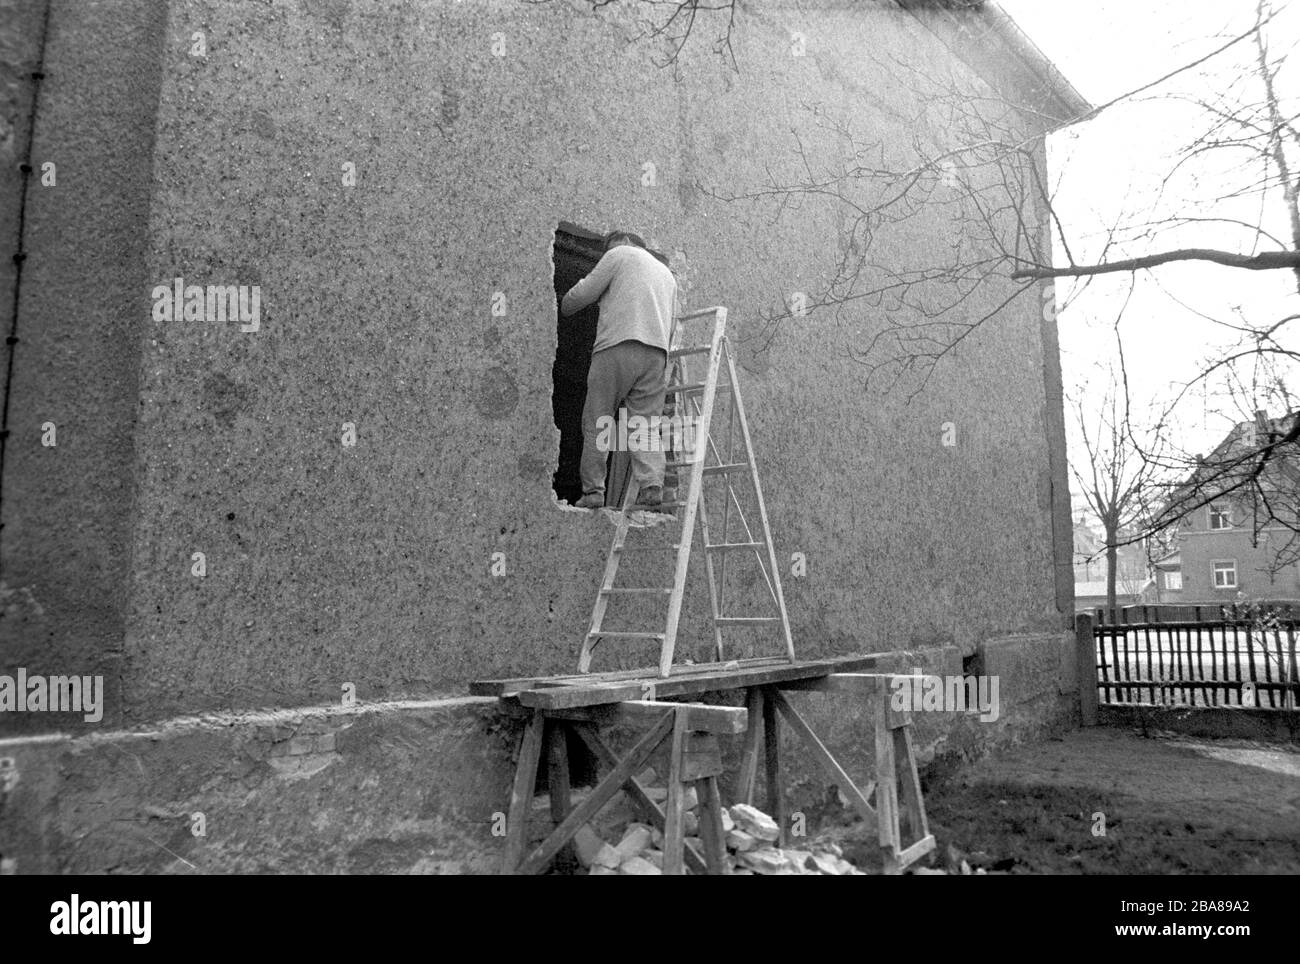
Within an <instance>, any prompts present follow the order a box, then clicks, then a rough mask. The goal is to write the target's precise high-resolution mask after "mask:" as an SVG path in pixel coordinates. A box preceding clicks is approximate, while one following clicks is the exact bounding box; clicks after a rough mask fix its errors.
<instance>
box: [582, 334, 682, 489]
mask: <svg viewBox="0 0 1300 964" xmlns="http://www.w3.org/2000/svg"><path fill="white" fill-rule="evenodd" d="M667 387H668V355H667V353H666V352H665V351H664V350H663V349H661V348H652V347H650V346H649V345H646V344H643V343H641V342H639V341H621V342H619V343H618V344H617V345H613V346H611V347H609V348H603V349H601V350H600V351H598V352H596V353H595V354H593V355H592V356H591V368H590V370H589V371H588V372H587V401H586V403H585V404H584V405H583V407H582V465H581V472H582V492H583V494H584V495H588V494H590V493H593V492H604V491H605V468H606V459H607V457H608V456H609V453H610V451H613V450H614V449H615V448H616V447H617V445H618V440H619V438H620V434H621V433H620V432H619V431H618V427H617V426H618V419H619V416H620V409H626V417H627V418H629V419H630V418H631V417H632V416H634V415H640V416H642V417H643V418H645V419H646V421H647V423H649V424H652V425H656V426H657V425H658V419H659V418H660V417H661V416H662V415H663V411H664V391H665V389H666V388H667ZM602 416H609V418H610V419H612V420H613V425H614V430H613V431H612V432H611V431H606V432H605V433H604V435H605V438H606V439H607V440H609V441H610V442H611V444H610V445H607V446H605V447H604V448H605V450H604V451H601V446H600V445H598V444H597V438H598V437H599V436H600V435H601V431H600V429H601V422H600V420H601V417H602ZM652 416H653V417H654V420H653V421H651V417H652ZM603 424H606V425H608V424H610V423H609V422H605V423H603ZM651 434H652V436H653V439H652V441H653V443H654V446H653V449H652V450H651V451H638V449H639V448H644V446H630V448H631V449H632V451H631V452H630V455H631V458H632V478H633V479H635V480H636V482H637V484H638V485H639V487H640V488H641V489H644V488H645V487H646V486H649V485H663V481H664V453H663V449H662V448H661V447H660V446H659V441H660V440H659V433H658V431H655V432H653V433H651Z"/></svg>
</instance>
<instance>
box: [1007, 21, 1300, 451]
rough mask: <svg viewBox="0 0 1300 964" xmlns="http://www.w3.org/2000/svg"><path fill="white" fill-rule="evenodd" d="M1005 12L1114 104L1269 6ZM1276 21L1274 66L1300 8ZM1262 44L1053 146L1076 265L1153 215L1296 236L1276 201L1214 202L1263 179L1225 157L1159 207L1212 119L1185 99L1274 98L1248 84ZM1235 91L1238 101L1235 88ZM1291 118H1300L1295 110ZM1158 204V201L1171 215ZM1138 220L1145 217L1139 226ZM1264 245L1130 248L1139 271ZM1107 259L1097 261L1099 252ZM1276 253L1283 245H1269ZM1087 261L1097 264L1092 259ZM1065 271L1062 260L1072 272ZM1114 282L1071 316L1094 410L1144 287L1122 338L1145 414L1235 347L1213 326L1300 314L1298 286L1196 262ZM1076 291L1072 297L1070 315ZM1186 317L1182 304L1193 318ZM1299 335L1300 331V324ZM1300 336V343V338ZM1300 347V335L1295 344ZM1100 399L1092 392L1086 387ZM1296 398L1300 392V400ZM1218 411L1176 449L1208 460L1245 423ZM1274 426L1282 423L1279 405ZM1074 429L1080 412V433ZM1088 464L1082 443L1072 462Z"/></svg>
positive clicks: (1210, 161) (1156, 242)
mask: <svg viewBox="0 0 1300 964" xmlns="http://www.w3.org/2000/svg"><path fill="white" fill-rule="evenodd" d="M1001 6H1002V7H1003V9H1004V10H1006V12H1007V13H1008V14H1010V15H1011V17H1012V18H1013V19H1015V21H1016V22H1017V23H1018V24H1019V25H1020V27H1021V29H1023V30H1024V31H1025V33H1026V34H1028V35H1029V36H1030V38H1032V39H1033V41H1034V42H1035V43H1036V44H1037V45H1038V46H1039V47H1040V48H1041V49H1042V51H1043V52H1044V53H1045V54H1046V55H1047V56H1048V57H1049V58H1050V59H1051V60H1052V61H1053V62H1054V63H1055V64H1056V65H1057V66H1058V67H1059V68H1060V70H1061V72H1062V73H1063V74H1065V76H1066V77H1067V78H1069V80H1070V81H1071V83H1073V84H1074V86H1075V87H1076V88H1077V89H1078V90H1079V92H1080V93H1081V94H1083V96H1084V97H1085V98H1087V99H1088V100H1090V101H1091V102H1092V103H1093V104H1097V105H1099V104H1102V103H1105V102H1107V101H1109V100H1110V99H1112V98H1114V97H1117V96H1119V95H1121V94H1124V93H1127V92H1129V91H1131V90H1133V89H1135V88H1137V87H1140V86H1142V85H1143V84H1146V83H1149V82H1151V81H1153V80H1156V79H1157V78H1159V77H1161V76H1163V75H1164V74H1167V73H1169V72H1170V71H1172V70H1174V69H1175V68H1177V67H1179V66H1182V65H1183V64H1186V63H1189V62H1191V61H1193V60H1196V59H1197V58H1198V57H1200V56H1203V55H1204V54H1206V53H1209V52H1210V51H1211V50H1213V49H1214V48H1215V47H1217V46H1219V45H1221V44H1222V43H1224V42H1225V41H1226V40H1228V39H1230V38H1231V37H1232V36H1234V35H1236V34H1238V33H1241V32H1243V31H1244V30H1246V29H1248V28H1249V26H1250V24H1251V23H1252V22H1253V17H1254V9H1255V2H1254V0H1090V2H1082V0H1001ZM1274 8H1275V10H1277V16H1276V18H1275V20H1274V22H1273V23H1271V24H1270V25H1269V27H1268V38H1269V44H1270V49H1271V51H1276V52H1278V53H1281V52H1283V51H1286V50H1287V49H1290V48H1292V47H1295V46H1297V45H1298V44H1300V0H1274ZM1254 53H1255V52H1254V47H1253V45H1252V44H1250V42H1249V41H1245V42H1243V43H1241V44H1238V45H1237V46H1236V47H1234V48H1233V50H1232V52H1229V53H1225V54H1223V55H1221V56H1219V57H1216V58H1215V59H1213V60H1212V61H1210V62H1208V63H1207V64H1206V66H1205V67H1204V68H1203V69H1199V70H1197V71H1189V72H1187V73H1184V74H1182V75H1180V77H1179V78H1177V79H1176V80H1174V81H1171V82H1169V83H1168V84H1165V85H1162V86H1161V87H1159V88H1157V89H1155V90H1152V91H1149V92H1147V94H1146V95H1145V96H1144V98H1143V99H1141V100H1139V101H1135V102H1132V103H1129V102H1125V103H1124V104H1122V105H1117V106H1115V107H1112V108H1110V109H1109V110H1107V111H1105V112H1103V113H1102V114H1101V115H1100V116H1099V117H1098V118H1096V119H1095V120H1092V121H1089V122H1086V123H1084V124H1080V125H1076V126H1074V127H1072V128H1069V129H1068V130H1067V131H1065V132H1058V133H1057V134H1054V135H1053V136H1052V137H1051V138H1050V139H1049V142H1048V144H1049V167H1050V169H1051V171H1050V175H1051V177H1052V179H1053V180H1054V181H1057V179H1058V178H1059V193H1058V196H1057V209H1058V211H1059V212H1060V213H1061V216H1062V217H1063V219H1064V220H1065V221H1066V223H1067V229H1071V228H1072V229H1073V230H1074V232H1075V234H1076V236H1078V237H1080V239H1081V240H1080V243H1079V244H1078V245H1076V247H1075V256H1076V260H1078V261H1080V262H1085V261H1088V260H1091V259H1090V258H1089V257H1088V255H1089V254H1092V255H1093V257H1094V258H1095V255H1096V253H1097V251H1096V247H1095V246H1096V245H1097V244H1099V243H1101V242H1102V241H1104V239H1105V234H1104V230H1105V228H1106V227H1107V226H1110V225H1113V224H1115V223H1116V222H1118V221H1123V222H1127V223H1133V222H1135V221H1139V220H1143V219H1149V213H1150V212H1151V211H1152V210H1155V211H1156V212H1157V215H1158V216H1159V215H1164V216H1167V215H1168V214H1169V213H1171V212H1174V211H1177V212H1179V213H1181V214H1187V213H1194V214H1196V215H1197V216H1202V217H1203V216H1208V215H1211V214H1212V215H1213V216H1215V217H1236V218H1240V219H1241V220H1243V221H1248V222H1251V223H1255V224H1259V223H1261V221H1260V213H1261V210H1263V212H1264V220H1263V222H1262V223H1263V225H1264V226H1265V227H1266V228H1267V229H1268V230H1270V231H1271V232H1272V233H1273V234H1274V235H1276V236H1278V237H1282V238H1286V237H1288V236H1289V234H1290V230H1289V227H1288V224H1287V220H1286V216H1285V209H1284V208H1283V207H1282V206H1281V205H1280V203H1279V202H1278V201H1277V199H1275V198H1274V199H1266V200H1264V202H1263V203H1262V204H1261V199H1260V198H1258V197H1254V198H1252V199H1250V200H1248V201H1243V202H1236V203H1215V204H1211V203H1210V202H1211V201H1212V199H1214V198H1217V197H1219V196H1220V195H1222V194H1223V193H1224V190H1223V185H1224V184H1233V185H1239V184H1241V183H1242V182H1243V181H1244V180H1245V179H1246V178H1247V177H1249V176H1250V175H1251V174H1254V173H1256V170H1257V168H1258V165H1256V166H1255V167H1248V166H1243V164H1242V158H1243V157H1244V156H1245V155H1241V154H1236V153H1229V152H1227V151H1222V150H1220V151H1214V152H1211V153H1209V154H1207V155H1205V157H1204V159H1203V160H1202V161H1200V162H1199V163H1196V164H1191V165H1188V166H1187V167H1185V168H1184V169H1183V174H1182V176H1180V177H1178V178H1176V179H1175V180H1172V181H1171V182H1170V183H1168V184H1167V185H1166V186H1165V189H1164V194H1163V195H1162V196H1161V195H1158V188H1159V186H1160V181H1161V179H1162V178H1163V177H1164V176H1165V175H1167V174H1168V173H1169V171H1170V170H1171V169H1172V168H1173V167H1174V160H1175V159H1176V158H1177V156H1178V153H1179V148H1180V147H1181V146H1182V145H1183V144H1185V143H1186V142H1187V140H1188V139H1190V138H1191V137H1193V136H1195V134H1196V133H1197V132H1198V131H1200V130H1203V129H1204V125H1205V123H1206V117H1207V115H1206V114H1205V112H1204V111H1203V109H1202V108H1199V107H1193V106H1190V105H1188V104H1187V103H1186V102H1185V101H1183V102H1178V101H1174V100H1171V99H1170V98H1169V97H1168V96H1164V95H1167V94H1171V93H1180V94H1184V95H1188V96H1192V97H1197V98H1201V99H1213V98H1215V97H1217V96H1221V95H1222V96H1225V97H1229V98H1231V97H1232V96H1233V94H1234V93H1238V92H1239V93H1241V94H1242V95H1243V96H1244V97H1245V98H1246V99H1247V100H1254V101H1255V102H1258V101H1261V100H1262V99H1263V98H1262V87H1257V86H1255V85H1256V84H1258V81H1257V80H1255V79H1254V77H1253V76H1252V75H1251V74H1250V73H1249V71H1248V70H1247V69H1246V68H1247V66H1248V65H1249V63H1250V62H1251V60H1250V58H1253V57H1254ZM1295 59H1296V60H1297V65H1296V67H1295V68H1294V69H1292V70H1291V72H1290V73H1287V72H1286V71H1285V70H1284V71H1283V73H1282V74H1281V75H1279V81H1280V82H1281V83H1282V85H1283V88H1284V89H1283V90H1281V91H1280V94H1281V95H1282V96H1283V97H1284V98H1286V97H1292V98H1294V97H1296V96H1297V94H1300V89H1297V88H1298V87H1300V84H1297V77H1300V50H1298V51H1297V53H1296V58H1295ZM1234 85H1235V86H1234ZM1290 106H1291V110H1290V111H1289V113H1290V114H1291V115H1295V114H1296V113H1297V107H1296V103H1295V102H1293V103H1292V104H1291V105H1290ZM1158 198H1159V200H1157V199H1158ZM1135 215H1136V216H1135ZM1256 243H1257V239H1255V238H1254V237H1253V236H1252V235H1250V234H1248V233H1247V232H1246V231H1244V230H1242V229H1241V228H1235V227H1233V226H1231V225H1225V224H1222V223H1216V224H1209V225H1198V226H1196V227H1194V228H1181V229H1179V232H1178V233H1176V234H1172V235H1161V236H1156V237H1154V238H1150V239H1148V240H1145V241H1135V242H1132V243H1130V244H1128V245H1126V246H1124V247H1123V249H1122V250H1123V252H1124V255H1127V256H1134V255H1140V254H1146V253H1153V252H1156V251H1163V250H1170V249H1172V248H1179V247H1193V246H1195V247H1214V248H1221V249H1227V250H1233V251H1239V252H1242V253H1251V251H1252V245H1254V244H1256ZM1089 245H1092V246H1094V247H1093V250H1092V251H1091V252H1089V251H1088V250H1087V247H1088V246H1089ZM1260 245H1261V247H1262V248H1265V249H1267V248H1273V249H1275V248H1276V246H1274V245H1268V244H1264V243H1262V242H1261V243H1260ZM1080 248H1082V249H1083V250H1080ZM1063 260H1064V258H1063V256H1062V255H1061V253H1060V252H1059V251H1058V253H1057V262H1058V263H1061V262H1062V261H1063ZM1134 277H1135V276H1133V275H1129V274H1121V275H1111V276H1103V277H1101V278H1098V279H1095V280H1094V281H1092V282H1091V284H1090V285H1089V287H1088V290H1087V291H1085V292H1083V293H1082V294H1079V295H1078V297H1077V298H1075V300H1074V301H1073V303H1072V304H1070V306H1069V307H1068V308H1067V309H1066V310H1064V311H1062V312H1061V314H1060V316H1059V318H1058V321H1059V325H1060V331H1061V347H1062V364H1063V366H1064V368H1065V383H1066V390H1067V392H1070V391H1071V389H1072V388H1073V389H1076V390H1077V391H1079V392H1081V393H1082V394H1083V397H1084V398H1085V400H1087V399H1089V398H1093V399H1095V397H1096V393H1097V389H1098V388H1099V387H1100V386H1102V385H1104V379H1103V377H1102V376H1101V375H1099V373H1098V371H1097V369H1096V368H1095V366H1096V364H1097V363H1098V362H1099V361H1100V362H1103V363H1104V362H1105V361H1106V360H1107V359H1109V358H1113V357H1115V349H1114V345H1115V335H1114V324H1115V318H1116V315H1117V314H1118V312H1119V309H1120V306H1121V305H1122V304H1123V302H1124V299H1125V296H1126V295H1127V294H1128V292H1129V289H1130V285H1134V287H1133V294H1132V298H1131V300H1130V301H1129V303H1128V307H1127V309H1126V311H1125V312H1124V320H1123V322H1122V323H1121V327H1120V330H1121V333H1122V335H1123V340H1124V351H1125V355H1126V359H1127V361H1128V368H1129V377H1130V386H1131V388H1132V394H1133V396H1134V401H1135V402H1137V403H1139V404H1145V405H1147V406H1150V405H1152V404H1153V403H1154V402H1157V401H1158V400H1160V399H1165V398H1168V397H1170V395H1171V392H1172V387H1173V386H1174V385H1176V384H1177V383H1180V382H1182V381H1185V380H1186V379H1188V378H1189V377H1191V376H1192V375H1193V374H1195V372H1196V371H1197V370H1198V368H1199V366H1198V362H1200V361H1201V360H1202V359H1203V358H1205V357H1207V356H1208V355H1209V354H1211V353H1212V352H1213V351H1214V350H1215V348H1216V346H1221V345H1223V344H1225V343H1232V342H1234V341H1235V340H1236V336H1235V334H1233V333H1231V332H1228V331H1226V330H1225V328H1224V327H1223V326H1222V325H1220V324H1215V323H1214V322H1212V321H1209V320H1206V319H1205V318H1202V317H1199V316H1198V312H1199V313H1200V314H1203V315H1208V316H1210V317H1211V318H1214V319H1220V320H1230V319H1231V318H1232V315H1233V311H1234V310H1238V309H1239V310H1240V311H1241V312H1243V313H1245V315H1246V316H1247V317H1250V318H1252V319H1256V320H1263V319H1269V320H1274V319H1277V318H1281V317H1282V316H1283V315H1286V314H1291V313H1294V312H1297V311H1300V297H1298V296H1297V293H1296V286H1295V276H1294V274H1292V273H1291V272H1288V271H1272V272H1254V271H1243V270H1241V269H1232V268H1226V267H1219V266H1216V265H1212V264H1208V263H1206V262H1192V263H1187V264H1181V265H1171V266H1166V267H1162V268H1157V269H1155V270H1154V271H1150V272H1139V273H1138V274H1137V275H1136V282H1134V280H1133V279H1134ZM1071 285H1072V282H1068V281H1066V282H1058V287H1057V294H1058V302H1059V301H1060V300H1061V298H1062V297H1063V296H1065V295H1067V294H1068V293H1069V289H1070V287H1071ZM1180 302H1181V304H1180ZM1292 327H1293V328H1297V327H1300V322H1297V323H1293V324H1292ZM1297 334H1300V333H1297ZM1294 339H1295V335H1293V340H1294ZM1081 386H1086V387H1081ZM1288 388H1300V385H1295V386H1292V385H1290V384H1288ZM1219 404H1221V403H1218V404H1216V403H1215V402H1214V401H1213V400H1211V401H1209V402H1205V401H1203V400H1202V401H1201V402H1199V403H1198V404H1196V405H1194V406H1190V407H1189V408H1187V409H1185V410H1184V418H1183V419H1182V420H1181V421H1180V423H1179V427H1178V429H1177V435H1178V438H1177V441H1178V442H1179V443H1180V445H1181V447H1183V448H1184V449H1185V450H1187V451H1192V452H1195V451H1208V450H1209V448H1211V447H1212V446H1213V445H1214V444H1215V443H1216V442H1217V441H1218V440H1219V439H1220V438H1222V436H1223V434H1224V432H1225V431H1226V430H1227V428H1228V427H1229V426H1230V424H1231V423H1232V422H1234V421H1236V420H1237V419H1239V418H1240V417H1241V415H1240V414H1239V413H1238V412H1237V411H1235V410H1234V411H1232V412H1230V413H1218V412H1216V411H1215V408H1216V407H1219ZM1271 414H1272V415H1274V416H1276V415H1279V414H1281V411H1280V410H1279V409H1278V408H1277V407H1276V406H1275V407H1274V409H1273V411H1272V412H1271ZM1069 421H1071V416H1070V414H1069V412H1067V422H1069ZM1071 454H1072V455H1073V442H1072V453H1071Z"/></svg>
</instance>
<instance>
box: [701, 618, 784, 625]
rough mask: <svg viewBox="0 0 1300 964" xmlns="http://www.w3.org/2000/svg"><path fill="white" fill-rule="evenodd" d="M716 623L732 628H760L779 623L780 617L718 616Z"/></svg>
mask: <svg viewBox="0 0 1300 964" xmlns="http://www.w3.org/2000/svg"><path fill="white" fill-rule="evenodd" d="M713 621H714V622H715V623H728V624H729V625H732V626H758V625H760V624H762V623H779V622H780V621H781V619H780V617H778V616H718V617H717V618H716V619H714V620H713Z"/></svg>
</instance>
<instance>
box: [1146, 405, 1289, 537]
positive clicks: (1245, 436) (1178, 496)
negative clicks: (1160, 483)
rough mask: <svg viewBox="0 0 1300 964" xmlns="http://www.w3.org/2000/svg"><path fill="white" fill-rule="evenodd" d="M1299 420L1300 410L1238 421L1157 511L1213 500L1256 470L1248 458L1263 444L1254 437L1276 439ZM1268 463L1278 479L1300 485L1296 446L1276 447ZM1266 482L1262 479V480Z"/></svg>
mask: <svg viewBox="0 0 1300 964" xmlns="http://www.w3.org/2000/svg"><path fill="white" fill-rule="evenodd" d="M1298 420H1300V413H1296V412H1292V413H1290V414H1288V415H1283V416H1281V417H1279V418H1269V417H1268V416H1267V415H1266V414H1265V413H1264V412H1260V413H1258V415H1256V417H1255V419H1254V420H1252V421H1244V422H1237V423H1236V424H1234V425H1233V426H1232V428H1231V429H1230V430H1229V431H1228V433H1227V434H1226V435H1225V436H1224V437H1223V440H1222V441H1221V442H1219V444H1218V445H1216V446H1215V447H1214V451H1213V452H1211V453H1210V454H1209V455H1208V456H1207V457H1205V458H1204V459H1203V460H1202V461H1201V464H1200V465H1198V466H1197V467H1196V468H1194V469H1193V470H1192V471H1191V472H1189V473H1188V474H1187V478H1185V479H1184V480H1183V481H1182V482H1180V483H1179V484H1178V485H1177V486H1176V487H1175V488H1174V490H1173V491H1172V493H1170V495H1169V497H1168V498H1167V499H1166V500H1165V503H1164V505H1163V506H1162V507H1161V509H1160V511H1159V512H1158V513H1157V518H1163V517H1165V516H1166V515H1170V514H1172V513H1173V511H1174V510H1175V509H1176V508H1177V507H1178V505H1179V503H1182V502H1189V503H1191V505H1190V506H1189V509H1188V510H1186V511H1190V508H1192V507H1195V505H1196V504H1198V503H1203V502H1209V501H1210V500H1211V499H1213V498H1214V497H1215V490H1216V489H1225V488H1228V487H1229V486H1231V485H1232V484H1234V483H1235V482H1237V481H1239V480H1241V479H1242V478H1244V475H1243V473H1245V472H1247V471H1250V470H1252V469H1253V463H1252V462H1249V461H1248V458H1249V456H1250V453H1252V452H1253V451H1255V449H1256V448H1257V447H1258V444H1259V443H1257V442H1255V441H1254V439H1255V438H1260V439H1267V438H1268V437H1269V436H1270V435H1271V436H1273V437H1275V438H1277V437H1281V436H1285V435H1286V434H1287V433H1289V432H1291V431H1293V430H1294V429H1295V428H1296V427H1297V426H1296V423H1297V421H1298ZM1236 460H1240V461H1236ZM1268 465H1269V470H1270V472H1271V473H1272V478H1273V479H1274V480H1276V479H1277V478H1278V477H1282V476H1284V477H1285V479H1286V484H1287V485H1288V486H1291V487H1296V486H1300V455H1298V454H1297V452H1296V451H1295V450H1294V449H1290V450H1288V449H1287V447H1285V446H1279V447H1278V448H1277V449H1274V452H1273V457H1272V458H1271V459H1270V461H1269V463H1268ZM1263 481H1264V480H1262V479H1261V482H1263ZM1184 514H1185V512H1179V513H1178V514H1177V515H1176V516H1174V517H1173V518H1170V519H1169V520H1168V521H1167V522H1166V523H1165V526H1164V527H1165V528H1168V527H1169V526H1171V525H1174V524H1175V523H1177V522H1178V520H1179V518H1181V516H1182V515H1184Z"/></svg>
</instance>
